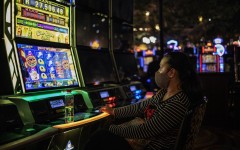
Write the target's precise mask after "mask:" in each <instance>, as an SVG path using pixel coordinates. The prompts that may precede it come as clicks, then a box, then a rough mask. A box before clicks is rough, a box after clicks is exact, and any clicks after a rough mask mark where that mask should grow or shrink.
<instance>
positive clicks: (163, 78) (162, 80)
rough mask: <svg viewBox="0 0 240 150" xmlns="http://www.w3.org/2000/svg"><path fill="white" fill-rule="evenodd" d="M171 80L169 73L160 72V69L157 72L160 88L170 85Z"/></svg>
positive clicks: (156, 78) (156, 79)
mask: <svg viewBox="0 0 240 150" xmlns="http://www.w3.org/2000/svg"><path fill="white" fill-rule="evenodd" d="M169 80H170V79H169V77H168V75H167V73H160V72H159V71H157V72H156V73H155V82H156V84H157V86H158V87H159V88H164V89H166V88H167V87H168V84H169Z"/></svg>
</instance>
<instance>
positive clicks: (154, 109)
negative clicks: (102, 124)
mask: <svg viewBox="0 0 240 150" xmlns="http://www.w3.org/2000/svg"><path fill="white" fill-rule="evenodd" d="M155 82H156V84H157V85H158V87H159V88H160V90H159V91H158V92H157V93H156V94H155V95H154V96H153V97H152V98H150V99H147V100H143V101H142V102H140V103H136V104H133V105H128V106H124V107H119V108H110V107H108V106H104V107H102V108H101V111H102V112H106V113H109V114H110V115H111V116H113V117H114V119H121V118H127V117H135V119H133V120H131V121H129V122H126V123H121V124H111V125H109V126H108V127H107V128H106V130H101V131H97V132H96V133H95V134H93V136H92V137H91V138H90V139H89V141H88V143H87V144H86V147H85V149H86V150H90V149H91V150H93V149H104V150H108V149H109V150H110V149H119V150H120V149H121V150H127V149H133V150H140V149H149V150H153V149H154V150H161V149H164V150H165V149H173V148H174V144H175V142H176V138H177V135H178V131H179V129H180V126H181V123H182V121H183V119H184V115H185V112H186V111H187V109H188V108H189V107H190V106H191V105H194V104H195V103H198V102H200V101H201V100H202V93H201V88H200V84H199V81H198V79H197V75H196V72H195V70H194V69H193V67H192V65H191V63H190V61H189V59H188V57H187V56H186V55H185V54H183V53H181V52H170V53H168V54H166V55H165V56H164V57H163V59H162V60H161V62H160V68H159V70H158V71H157V72H156V73H155ZM111 145H114V147H111Z"/></svg>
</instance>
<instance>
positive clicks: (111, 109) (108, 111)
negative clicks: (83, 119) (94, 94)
mask: <svg viewBox="0 0 240 150" xmlns="http://www.w3.org/2000/svg"><path fill="white" fill-rule="evenodd" d="M113 110H114V109H113V108H111V107H109V106H108V105H105V106H103V107H101V108H100V111H101V112H105V113H108V114H110V115H112V116H114V111H113Z"/></svg>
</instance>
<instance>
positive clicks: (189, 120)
mask: <svg viewBox="0 0 240 150" xmlns="http://www.w3.org/2000/svg"><path fill="white" fill-rule="evenodd" d="M206 105H207V98H206V97H205V96H204V98H203V101H202V102H201V103H199V104H197V105H195V106H193V107H191V108H190V109H189V110H188V111H187V112H186V115H185V118H184V120H183V122H182V124H181V127H180V130H179V133H178V137H177V140H176V144H175V147H174V150H192V149H193V144H194V141H195V139H196V137H197V134H198V132H199V129H200V127H201V124H202V120H203V117H204V114H205V110H206Z"/></svg>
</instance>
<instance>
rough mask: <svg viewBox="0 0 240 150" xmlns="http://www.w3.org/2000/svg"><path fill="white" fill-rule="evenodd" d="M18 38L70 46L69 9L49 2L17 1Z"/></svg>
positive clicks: (43, 0)
mask: <svg viewBox="0 0 240 150" xmlns="http://www.w3.org/2000/svg"><path fill="white" fill-rule="evenodd" d="M16 6H17V10H16V11H17V15H16V18H15V19H16V37H21V38H29V39H35V40H43V41H51V42H57V43H64V44H69V7H68V6H65V5H61V4H58V3H54V2H52V1H48V0H16Z"/></svg>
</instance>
